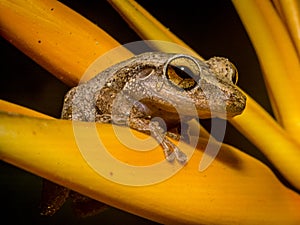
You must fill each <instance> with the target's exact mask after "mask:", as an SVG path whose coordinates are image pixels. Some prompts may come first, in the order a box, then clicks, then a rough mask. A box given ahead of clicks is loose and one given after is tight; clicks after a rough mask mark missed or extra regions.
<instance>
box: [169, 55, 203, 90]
mask: <svg viewBox="0 0 300 225" xmlns="http://www.w3.org/2000/svg"><path fill="white" fill-rule="evenodd" d="M165 75H166V77H167V79H168V80H169V81H170V82H171V83H172V84H174V85H175V86H176V87H179V88H182V89H184V90H191V89H192V88H194V87H195V86H196V85H197V82H198V81H199V79H200V69H199V66H198V64H197V63H196V61H195V60H194V59H192V58H190V57H187V56H177V57H174V58H172V59H171V60H170V61H169V62H168V63H167V64H166V67H165Z"/></svg>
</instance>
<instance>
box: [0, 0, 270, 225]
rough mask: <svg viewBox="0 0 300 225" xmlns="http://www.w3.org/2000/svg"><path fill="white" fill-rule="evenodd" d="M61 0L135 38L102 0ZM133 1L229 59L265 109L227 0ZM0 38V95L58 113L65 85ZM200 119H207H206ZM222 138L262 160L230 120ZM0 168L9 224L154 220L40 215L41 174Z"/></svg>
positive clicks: (259, 81)
mask: <svg viewBox="0 0 300 225" xmlns="http://www.w3.org/2000/svg"><path fill="white" fill-rule="evenodd" d="M61 2H63V3H64V4H66V5H68V6H69V7H71V8H72V9H74V10H75V11H77V12H78V13H80V14H82V15H83V16H84V17H86V18H88V19H89V20H91V21H92V22H94V23H95V24H97V25H98V26H99V27H101V28H103V29H104V30H105V31H107V32H108V33H109V34H110V35H111V36H112V37H114V38H115V39H116V40H117V41H119V42H120V43H121V44H126V43H128V42H133V41H138V40H140V38H139V37H138V36H137V35H136V34H135V33H134V32H133V31H132V30H131V29H130V28H129V27H128V25H127V24H126V23H125V22H124V21H123V20H122V18H121V17H120V16H119V15H118V13H117V12H116V11H114V9H113V8H112V7H111V6H110V5H109V4H108V3H107V2H106V1H84V0H80V1H76V2H75V1H71V0H64V1H61ZM138 2H139V3H140V4H141V5H142V6H143V7H145V8H146V9H147V10H148V11H149V12H150V13H151V14H152V15H153V16H155V17H156V18H157V19H158V20H159V21H161V22H162V23H163V24H164V25H165V26H167V27H168V28H170V30H171V31H172V32H173V33H175V34H176V35H177V36H178V37H180V38H181V39H182V40H183V41H185V42H186V43H187V44H188V45H190V46H191V47H192V48H193V49H194V50H196V51H197V52H198V53H199V54H200V55H201V56H203V57H204V58H206V59H207V58H209V57H212V56H225V57H227V58H229V59H230V60H231V61H232V62H234V64H235V65H236V66H237V68H238V70H239V75H240V76H239V82H238V85H239V86H240V87H241V88H242V89H243V90H245V91H246V92H247V93H248V94H250V95H251V96H252V97H253V98H254V99H255V100H256V101H257V102H258V103H260V104H261V105H262V106H263V107H264V108H265V109H266V110H267V111H269V112H270V113H271V108H270V104H269V101H268V97H267V94H266V90H265V87H264V81H263V78H262V76H261V71H260V67H259V64H258V61H257V57H256V54H255V52H254V49H253V47H252V46H251V43H250V41H249V38H248V36H247V34H246V32H245V30H244V28H243V25H242V23H241V21H240V19H239V17H238V15H237V13H236V11H235V9H234V7H233V5H232V3H231V1H229V0H228V1H225V0H211V1H199V2H198V1H190V0H185V1H154V0H153V1H146V0H140V1H138ZM183 2H184V3H183ZM195 3H197V5H195ZM0 43H1V59H2V60H1V67H0V69H1V74H2V79H1V89H0V98H1V99H4V100H7V101H10V102H13V103H16V104H19V105H23V106H26V107H28V108H31V109H34V110H36V111H39V112H42V113H45V114H48V115H50V116H53V117H57V118H58V117H59V116H60V111H61V108H62V102H63V97H64V94H65V93H66V92H67V91H68V89H69V87H67V86H66V85H65V84H63V83H62V82H60V81H59V80H57V79H56V78H55V77H54V76H53V75H51V74H50V73H48V72H47V71H46V70H44V69H43V68H41V67H40V66H39V65H37V64H36V63H35V62H33V61H32V60H31V59H30V58H28V57H27V56H26V55H24V54H23V53H22V52H20V51H19V50H18V49H16V48H15V47H14V46H12V45H11V44H9V43H8V42H7V41H6V40H4V39H2V38H1V42H0ZM204 123H205V124H209V121H204ZM224 142H225V143H229V144H232V145H233V146H236V147H238V148H239V149H241V150H242V151H245V152H246V153H248V154H250V155H253V156H255V157H256V158H258V159H260V160H261V161H263V162H264V163H268V162H267V160H266V159H265V158H264V157H263V156H262V154H261V153H260V152H259V151H258V150H257V149H256V148H255V147H254V146H253V145H252V144H251V143H250V142H248V141H247V140H246V139H245V137H243V136H242V135H240V134H239V133H238V132H237V131H236V130H235V129H234V128H232V127H231V126H230V124H228V127H227V132H226V136H225V141H224ZM0 167H1V174H0V182H1V185H0V188H1V191H0V196H1V201H2V206H1V211H0V212H1V213H0V215H1V218H2V220H3V221H4V220H5V219H7V220H6V221H10V224H156V223H154V222H152V221H148V220H146V219H143V218H140V217H137V216H135V215H132V214H129V213H126V212H123V211H120V210H118V209H114V208H111V209H109V210H107V211H105V212H104V213H102V214H100V215H97V216H94V217H90V218H86V219H78V218H76V217H75V216H74V215H73V213H72V211H71V208H70V203H69V202H67V204H65V205H64V207H63V208H62V209H61V211H59V212H58V213H57V214H56V215H55V216H53V217H50V218H48V217H46V218H44V217H41V216H39V211H38V204H39V199H40V191H41V178H40V177H37V176H35V175H32V174H30V173H27V172H25V171H23V170H20V169H18V168H16V167H14V166H11V165H9V164H6V163H4V162H1V163H0Z"/></svg>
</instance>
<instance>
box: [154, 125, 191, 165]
mask: <svg viewBox="0 0 300 225" xmlns="http://www.w3.org/2000/svg"><path fill="white" fill-rule="evenodd" d="M149 128H150V131H151V133H152V135H153V137H154V138H155V139H156V140H157V141H158V142H159V143H160V145H161V146H162V147H163V150H164V154H165V157H166V159H167V160H168V161H169V162H172V161H174V159H175V158H176V160H177V161H178V162H180V163H182V164H184V163H185V162H186V161H187V156H186V154H185V153H183V152H182V151H181V150H180V149H179V148H178V147H177V146H176V145H174V144H173V142H171V141H170V140H169V139H167V138H166V135H165V132H164V130H163V129H162V128H161V126H160V125H159V123H158V122H157V121H151V122H150V124H149Z"/></svg>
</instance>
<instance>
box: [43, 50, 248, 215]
mask: <svg viewBox="0 0 300 225" xmlns="http://www.w3.org/2000/svg"><path fill="white" fill-rule="evenodd" d="M236 79H237V71H236V68H235V67H234V65H233V64H231V63H230V62H229V61H228V59H226V58H222V57H213V58H211V59H209V60H208V61H201V60H199V59H196V58H193V57H191V56H188V55H182V54H170V53H161V52H148V53H144V54H141V55H138V56H135V57H133V58H131V59H128V60H126V61H124V62H121V63H119V64H116V65H114V66H112V67H110V68H108V69H106V70H105V71H103V72H101V73H99V74H98V75H97V76H96V77H94V78H93V79H91V80H89V81H88V82H86V83H83V84H80V85H79V86H77V87H74V88H72V89H71V90H70V91H69V92H68V94H67V95H66V97H65V101H64V106H63V110H62V119H68V120H79V121H90V122H101V123H115V124H119V125H127V126H129V127H131V128H133V129H136V130H139V131H141V132H145V133H149V134H150V133H151V134H152V135H153V137H154V138H155V139H156V140H157V141H158V142H159V143H160V144H161V146H162V147H163V149H164V154H165V157H166V159H167V160H168V161H172V160H174V159H175V158H176V159H177V160H178V161H179V162H181V163H185V161H186V155H185V154H184V153H183V152H182V151H181V150H179V149H178V148H177V147H176V146H175V145H174V144H173V143H172V142H171V141H170V140H169V139H167V138H166V137H165V133H166V132H167V130H170V129H175V128H179V129H180V128H182V127H183V126H182V122H183V121H181V120H184V121H185V122H186V121H188V120H190V119H192V118H195V117H199V118H209V117H215V116H217V117H222V118H230V117H233V116H235V115H239V114H241V113H242V112H243V110H244V108H245V104H246V97H245V96H244V95H243V94H242V93H241V92H240V91H239V90H238V89H237V87H236V86H235V82H233V81H232V80H236ZM157 117H160V118H162V119H163V120H164V122H165V124H166V127H163V126H162V124H161V123H159V121H157V120H152V119H153V118H157ZM182 132H183V133H184V131H182ZM173 137H176V135H174V136H173ZM56 189H57V190H56V192H60V195H61V196H60V199H59V198H57V196H56V198H53V201H52V203H51V201H48V203H46V207H44V208H46V209H47V208H48V209H49V211H51V213H49V214H53V213H55V211H57V210H58V209H59V207H60V206H61V205H62V204H63V202H64V201H65V199H66V197H67V196H68V194H69V193H68V191H67V190H66V189H65V188H63V187H61V189H59V188H58V187H56ZM50 209H51V210H50ZM44 214H47V213H44Z"/></svg>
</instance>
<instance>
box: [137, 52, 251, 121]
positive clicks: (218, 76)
mask: <svg viewBox="0 0 300 225" xmlns="http://www.w3.org/2000/svg"><path fill="white" fill-rule="evenodd" d="M160 63H161V64H160V66H159V67H160V69H159V70H160V71H159V72H158V71H153V73H151V75H149V76H148V77H147V78H144V82H145V83H143V84H141V86H145V85H147V87H148V89H149V88H151V87H152V89H153V90H152V93H151V97H152V100H151V101H152V103H154V104H155V105H156V106H157V107H159V108H160V109H161V110H164V111H169V112H173V111H174V108H175V109H176V111H177V112H178V111H180V112H179V113H181V114H184V115H187V116H194V114H195V110H194V109H196V111H197V112H196V113H197V114H198V116H199V117H200V118H208V117H216V116H217V117H221V118H231V117H234V116H236V115H239V114H241V113H242V112H243V110H244V108H245V105H246V96H245V95H244V94H243V93H242V92H241V91H240V90H239V89H238V87H237V86H236V82H237V70H236V68H235V66H234V65H233V64H232V63H231V62H229V60H228V59H226V58H222V57H213V58H211V59H209V60H207V61H202V60H199V59H196V58H194V57H191V56H189V55H183V54H168V56H167V57H165V61H163V60H162V61H161V62H160ZM161 70H162V72H161ZM155 74H156V76H155ZM148 91H149V90H148ZM191 106H192V108H193V110H190V109H191Z"/></svg>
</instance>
